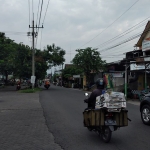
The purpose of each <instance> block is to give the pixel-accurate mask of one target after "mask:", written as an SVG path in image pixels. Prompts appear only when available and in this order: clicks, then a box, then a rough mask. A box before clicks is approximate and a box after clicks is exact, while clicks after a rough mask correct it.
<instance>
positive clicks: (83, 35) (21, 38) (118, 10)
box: [0, 0, 150, 62]
mask: <svg viewBox="0 0 150 150" xmlns="http://www.w3.org/2000/svg"><path fill="white" fill-rule="evenodd" d="M0 2H1V5H0V10H1V15H0V20H1V23H0V31H7V32H6V35H7V36H8V37H10V38H11V39H13V40H15V41H16V42H17V43H20V42H23V43H24V44H26V45H29V46H30V45H31V41H30V40H28V37H27V36H26V32H28V30H29V27H28V25H29V4H28V0H24V1H21V0H11V1H10V0H0ZM33 2H34V6H33V12H34V18H35V23H36V19H37V10H38V2H39V1H37V0H33ZM47 2H48V0H47V1H46V0H45V1H44V4H43V11H42V16H41V24H40V26H41V25H42V22H43V18H44V15H45V10H46V7H47ZM135 2H136V0H126V1H124V0H113V1H112V0H105V1H104V0H73V1H72V0H50V3H49V8H48V11H47V14H46V18H45V22H44V29H43V30H42V42H40V39H41V32H39V37H38V43H37V48H40V45H41V48H43V47H44V46H46V45H50V44H52V43H55V44H56V45H57V46H60V47H62V48H63V49H64V50H66V53H67V54H66V56H65V57H66V62H69V61H70V60H71V59H72V58H73V57H74V54H75V51H74V50H75V49H77V48H80V47H81V46H82V45H84V46H83V47H82V48H84V47H88V46H90V47H93V48H94V47H96V46H97V45H100V44H102V43H104V42H106V41H108V40H109V39H111V38H113V37H115V36H117V35H118V34H120V33H122V32H124V31H125V30H127V29H128V28H130V27H132V26H134V25H135V24H137V23H139V22H140V21H142V20H144V19H146V18H147V17H149V11H148V10H149V5H150V1H149V0H143V1H138V2H137V3H136V4H135V5H134V6H133V7H132V8H131V9H130V10H128V11H127V12H126V13H125V14H124V15H122V16H121V14H123V13H124V12H125V11H126V10H127V9H128V8H129V7H131V5H133V4H134V3H135ZM32 16H33V15H32V1H30V25H32V22H31V21H32ZM119 16H121V17H120V18H119V19H118V20H117V21H116V22H114V21H115V20H116V19H117V18H118V17H119ZM147 21H148V20H147ZM147 21H145V25H146V23H147ZM113 22H114V23H113ZM112 23H113V24H112ZM111 24H112V25H111ZM145 25H143V26H142V27H140V28H138V29H137V30H135V31H133V32H131V33H129V34H127V35H126V36H124V37H122V38H120V39H117V40H116V41H114V42H111V43H107V44H105V46H103V47H100V48H107V47H109V46H112V45H114V44H116V43H119V42H121V41H123V40H125V39H127V38H128V37H130V36H132V35H135V34H137V33H139V32H142V31H143V29H144V27H145ZM106 28H107V29H106ZM8 31H12V32H13V33H11V34H10V32H9V34H8ZM30 31H31V30H30ZM40 31H41V30H40ZM14 32H24V34H21V35H20V34H19V35H18V34H16V33H14ZM96 36H97V37H96ZM94 37H96V38H94ZM93 38H94V39H93ZM92 39H93V40H92ZM137 40H138V39H136V40H134V41H133V42H129V43H126V44H124V45H128V46H127V47H128V49H126V48H118V50H117V48H116V50H115V49H111V50H109V51H107V52H102V53H101V54H102V55H104V54H107V56H111V55H112V53H113V51H115V53H116V54H117V53H119V52H118V51H120V50H122V52H125V51H130V50H133V46H134V44H135V43H136V42H137ZM89 41H90V42H89ZM85 43H87V44H85ZM124 45H121V46H122V47H123V46H124ZM121 46H120V47H121ZM124 47H126V46H124ZM70 51H72V54H70ZM103 59H106V60H107V61H111V60H117V59H120V58H119V57H118V58H106V57H103Z"/></svg>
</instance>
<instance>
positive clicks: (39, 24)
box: [35, 0, 43, 47]
mask: <svg viewBox="0 0 150 150" xmlns="http://www.w3.org/2000/svg"><path fill="white" fill-rule="evenodd" d="M42 7H43V0H42V2H41V11H40V17H39V24H38V27H39V26H40V21H41V14H42ZM42 27H43V25H42ZM38 33H39V28H38V29H37V35H38ZM37 40H38V36H37V37H36V45H35V47H36V46H37Z"/></svg>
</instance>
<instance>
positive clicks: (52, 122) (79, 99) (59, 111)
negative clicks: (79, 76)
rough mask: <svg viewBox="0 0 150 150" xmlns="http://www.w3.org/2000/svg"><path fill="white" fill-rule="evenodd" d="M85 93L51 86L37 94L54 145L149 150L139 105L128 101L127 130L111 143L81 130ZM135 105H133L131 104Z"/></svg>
mask: <svg viewBox="0 0 150 150" xmlns="http://www.w3.org/2000/svg"><path fill="white" fill-rule="evenodd" d="M83 93H84V92H83V91H81V90H74V89H66V88H63V87H58V86H51V88H50V89H49V90H43V91H42V92H40V102H41V105H42V107H43V110H44V116H45V118H46V124H47V126H48V128H49V131H50V132H51V133H52V134H53V136H54V139H55V143H57V144H58V145H60V146H61V147H62V148H63V149H65V150H83V149H86V150H92V149H94V150H99V149H102V150H149V149H150V144H149V139H150V134H149V133H150V127H149V126H145V125H144V124H143V123H142V121H141V118H140V112H139V106H138V105H139V103H138V102H137V103H135V102H134V101H130V103H128V104H127V108H128V110H129V113H128V115H129V118H130V119H131V120H132V121H131V122H129V126H128V127H123V128H120V130H118V131H115V132H113V135H112V139H111V142H110V143H108V144H106V143H104V142H103V141H102V140H101V139H100V138H99V137H98V136H97V135H96V134H95V133H93V132H89V131H88V130H87V129H86V128H85V127H83V117H82V112H83V110H84V108H85V107H86V104H85V103H83V99H84V98H85V97H84V94H83ZM131 103H134V104H131Z"/></svg>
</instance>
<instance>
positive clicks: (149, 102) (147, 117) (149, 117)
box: [140, 93, 150, 125]
mask: <svg viewBox="0 0 150 150" xmlns="http://www.w3.org/2000/svg"><path fill="white" fill-rule="evenodd" d="M140 112H141V119H142V121H143V123H144V124H146V125H150V93H148V94H143V95H142V96H141V99H140Z"/></svg>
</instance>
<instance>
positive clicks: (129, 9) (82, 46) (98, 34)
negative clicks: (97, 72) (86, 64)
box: [78, 0, 139, 49]
mask: <svg viewBox="0 0 150 150" xmlns="http://www.w3.org/2000/svg"><path fill="white" fill-rule="evenodd" d="M138 1H139V0H137V1H136V2H134V3H133V4H132V5H131V6H130V7H129V8H128V9H127V10H126V11H125V12H123V13H122V14H121V15H120V16H119V17H118V18H117V19H115V20H114V21H113V22H112V23H111V24H109V25H108V26H107V27H106V28H105V29H104V30H103V31H101V32H100V33H99V34H98V35H96V36H95V37H94V38H92V39H91V40H89V41H88V42H86V43H85V44H83V45H82V46H80V48H81V47H83V46H84V45H86V44H88V43H90V42H91V41H93V40H94V39H95V38H96V37H98V36H99V35H100V34H102V33H103V32H104V31H105V30H107V29H108V28H109V27H110V26H112V25H113V24H114V23H115V22H116V21H117V20H119V19H120V18H121V17H122V16H123V15H124V14H125V13H126V12H127V11H129V10H130V9H131V8H132V7H133V6H134V5H135V4H136V3H137V2H138ZM80 48H78V49H80Z"/></svg>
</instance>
